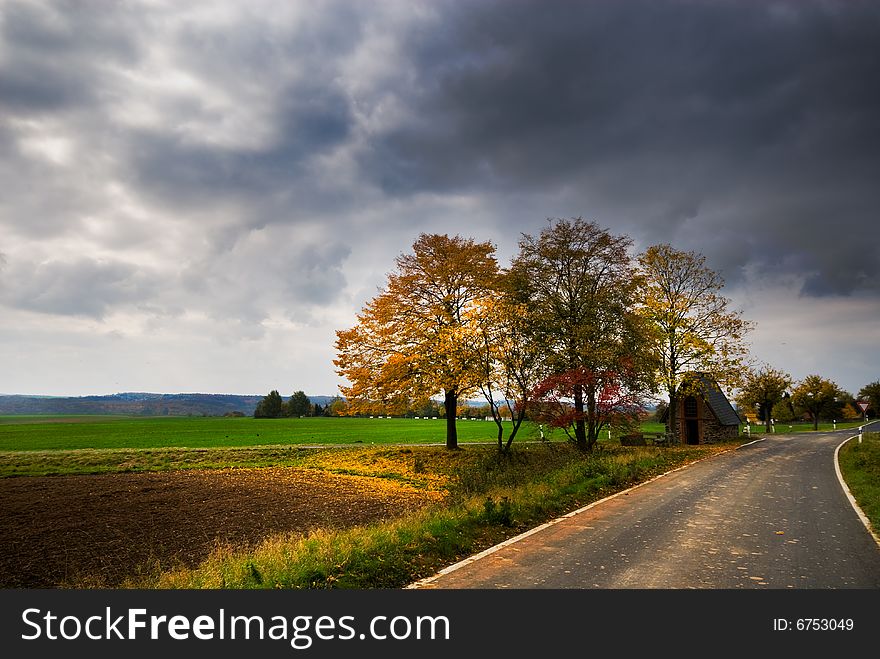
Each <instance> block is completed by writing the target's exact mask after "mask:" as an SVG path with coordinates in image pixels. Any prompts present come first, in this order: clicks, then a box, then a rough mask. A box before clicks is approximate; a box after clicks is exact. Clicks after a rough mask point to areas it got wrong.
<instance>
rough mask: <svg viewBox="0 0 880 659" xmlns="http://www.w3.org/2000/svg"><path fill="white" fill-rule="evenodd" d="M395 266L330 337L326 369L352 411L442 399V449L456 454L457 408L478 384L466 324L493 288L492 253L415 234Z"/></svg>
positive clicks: (477, 245) (484, 246)
mask: <svg viewBox="0 0 880 659" xmlns="http://www.w3.org/2000/svg"><path fill="white" fill-rule="evenodd" d="M395 265H396V270H395V271H394V272H392V273H391V274H389V275H388V281H387V283H386V285H385V288H384V289H383V290H381V291H380V292H379V294H378V295H376V297H374V298H373V299H372V300H370V301H369V302H368V303H367V304H366V305H365V307H364V308H363V310H362V311H361V312H360V314H358V316H357V324H356V325H355V326H354V327H352V328H351V329H347V330H340V331H338V332H337V333H336V352H337V358H336V359H335V360H334V362H333V363H334V364H335V365H336V367H337V373H338V374H339V375H341V376H343V377H345V378H346V379H347V380H348V382H349V383H350V384H349V385H348V386H345V387H342V388H341V389H342V393H343V395H344V396H345V397H346V398H347V399H348V401H349V404H350V406H352V407H354V408H357V407H358V406H360V405H365V404H370V403H376V402H379V403H381V404H383V405H385V406H390V407H392V408H393V407H397V408H399V409H402V410H405V409H406V408H407V407H408V406H409V404H410V401H412V400H413V399H423V398H426V397H430V396H433V395H435V394H438V393H442V395H443V398H444V407H445V409H446V411H447V414H446V446H447V448H450V449H453V448H457V447H458V436H457V432H456V426H455V420H456V416H455V412H456V409H457V407H458V400H459V398H460V397H464V396H466V395H467V394H468V393H469V392H470V391H473V390H474V389H475V388H476V387H477V385H478V383H479V381H480V369H479V368H478V367H477V365H476V364H475V360H474V359H473V353H472V341H471V336H470V327H469V326H470V324H471V322H470V316H471V315H472V314H474V313H475V312H476V311H475V310H476V308H477V304H478V302H479V301H480V300H482V299H484V298H486V297H487V296H490V295H491V294H492V291H493V289H494V287H495V283H496V277H497V274H498V263H497V261H496V260H495V246H494V245H493V244H492V243H489V242H475V241H474V240H472V239H465V238H462V237H460V236H454V237H449V236H447V235H438V234H422V235H420V236H419V238H418V239H417V240H416V242H415V243H414V244H413V249H412V253H408V254H402V255H400V256H398V257H397V259H396V261H395Z"/></svg>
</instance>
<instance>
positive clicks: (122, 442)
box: [0, 415, 858, 451]
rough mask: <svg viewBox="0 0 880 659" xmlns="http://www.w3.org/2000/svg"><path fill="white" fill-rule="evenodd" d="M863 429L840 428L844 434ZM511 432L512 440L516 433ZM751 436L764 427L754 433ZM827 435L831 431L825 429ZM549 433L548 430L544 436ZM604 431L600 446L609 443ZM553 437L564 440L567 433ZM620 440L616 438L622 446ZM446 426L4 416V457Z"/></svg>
mask: <svg viewBox="0 0 880 659" xmlns="http://www.w3.org/2000/svg"><path fill="white" fill-rule="evenodd" d="M857 425H858V423H850V424H843V423H838V424H837V427H838V429H840V428H843V427H847V426H850V427H852V426H857ZM509 429H510V427H509V424H505V434H506V433H507V432H509ZM751 430H752V434H762V431H763V427H757V426H752V428H751ZM819 430H820V431H827V430H831V424H830V423H829V424H820V426H819ZM545 431H546V429H545ZM642 431H643V432H662V431H663V425H662V424H659V423H656V422H645V423H644V424H643V425H642ZM776 431H777V432H778V433H782V432H808V431H812V426H811V425H809V424H798V425H795V426H794V427H792V428H791V430H789V426H788V424H785V425H782V424H780V425H777V426H776ZM496 433H497V428H496V426H495V424H494V423H492V422H491V421H482V420H473V421H470V420H465V419H460V420H459V421H458V439H459V442H461V443H468V442H494V441H496V439H497V434H496ZM606 433H607V431H606V430H603V431H602V433H601V435H600V441H605V440H607V439H608V436H607V434H606ZM547 434H548V437H550V438H552V439H564V435H563V433H562V432H561V431H557V432H555V433H553V434H552V435H550V433H549V432H548V433H547ZM616 436H617V432H614V431H613V432H612V437H613V438H614V439H616ZM537 438H538V429H537V428H536V427H535V426H534V425H533V424H528V423H527V424H524V425H523V426H522V428H521V429H520V433H519V435H518V436H517V440H520V441H522V440H530V439H532V440H533V439H537ZM445 441H446V422H445V420H444V419H403V418H375V419H369V418H354V417H315V418H302V419H290V418H286V419H253V418H251V417H244V418H230V417H164V416H163V417H130V416H128V417H127V416H97V415H94V416H0V451H52V450H74V449H159V448H232V447H253V446H267V445H272V446H320V445H336V444H367V445H369V444H435V443H436V444H443V443H445Z"/></svg>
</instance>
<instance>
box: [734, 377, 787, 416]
mask: <svg viewBox="0 0 880 659" xmlns="http://www.w3.org/2000/svg"><path fill="white" fill-rule="evenodd" d="M790 387H791V376H790V375H789V374H788V373H784V372H782V371H779V370H776V369H775V368H772V367H770V366H768V365H766V364H765V365H763V366H762V367H761V368H759V369H750V370H749V371H748V372H747V373H746V376H745V382H744V383H743V385H742V387H741V389H740V393H739V395H738V396H737V397H736V402H737V404H738V405H739V406H740V407H746V408H748V407H754V408H755V409H756V410H757V411H758V418H759V419H761V420H762V421H764V423H765V424H766V430H767V432H770V425H771V423H772V420H773V418H775V417H774V415H773V410H774V409H775V407H776V405H777V404H778V403H781V402H782V401H783V399H785V398H786V397H787V396H788V390H789V388H790Z"/></svg>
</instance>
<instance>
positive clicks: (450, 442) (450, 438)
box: [444, 389, 458, 449]
mask: <svg viewBox="0 0 880 659" xmlns="http://www.w3.org/2000/svg"><path fill="white" fill-rule="evenodd" d="M444 405H445V406H446V448H448V449H457V448H458V430H457V429H456V426H455V417H456V415H457V414H458V391H456V390H455V389H447V390H446V392H445V397H444Z"/></svg>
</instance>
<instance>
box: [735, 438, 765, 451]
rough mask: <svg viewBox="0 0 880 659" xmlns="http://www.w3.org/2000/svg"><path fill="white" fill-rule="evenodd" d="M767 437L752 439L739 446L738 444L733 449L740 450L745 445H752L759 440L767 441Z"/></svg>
mask: <svg viewBox="0 0 880 659" xmlns="http://www.w3.org/2000/svg"><path fill="white" fill-rule="evenodd" d="M766 439H767V438H766V437H761V439H753V440H752V441H750V442H746V443H745V444H740V445H739V446H737V447H736V448H735V449H733V450H734V451H739V450H740V449H741V448H743V447H745V446H751V445H752V444H757V443H758V442H763V441H765V440H766Z"/></svg>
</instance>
